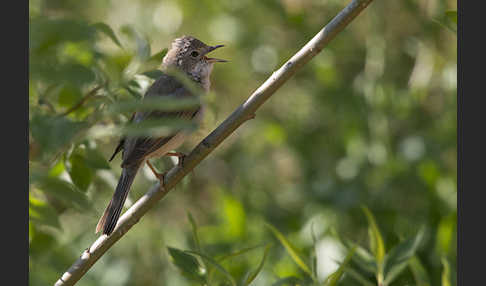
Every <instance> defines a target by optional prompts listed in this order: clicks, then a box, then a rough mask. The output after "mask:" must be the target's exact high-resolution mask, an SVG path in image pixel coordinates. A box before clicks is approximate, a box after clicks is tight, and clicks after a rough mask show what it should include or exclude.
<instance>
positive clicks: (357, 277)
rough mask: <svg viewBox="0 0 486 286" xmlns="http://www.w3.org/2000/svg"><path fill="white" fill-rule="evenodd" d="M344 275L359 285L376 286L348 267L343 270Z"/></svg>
mask: <svg viewBox="0 0 486 286" xmlns="http://www.w3.org/2000/svg"><path fill="white" fill-rule="evenodd" d="M345 271H346V273H347V274H349V276H351V277H352V278H354V279H355V280H356V281H358V282H359V283H360V284H361V285H364V286H376V284H374V283H371V282H370V281H368V280H367V279H366V278H365V277H364V276H363V275H361V274H360V273H359V272H358V271H356V270H354V269H352V268H350V267H348V268H346V269H345Z"/></svg>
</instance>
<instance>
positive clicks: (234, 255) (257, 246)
mask: <svg viewBox="0 0 486 286" xmlns="http://www.w3.org/2000/svg"><path fill="white" fill-rule="evenodd" d="M263 246H265V244H260V245H256V246H252V247H247V248H243V249H240V250H237V251H235V252H231V253H228V254H225V255H222V256H221V257H218V258H217V261H218V262H222V261H223V260H226V259H228V258H233V257H236V256H240V255H243V254H245V253H247V252H249V251H251V250H254V249H257V248H260V247H263Z"/></svg>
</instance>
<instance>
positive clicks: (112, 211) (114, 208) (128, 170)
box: [96, 165, 140, 235]
mask: <svg viewBox="0 0 486 286" xmlns="http://www.w3.org/2000/svg"><path fill="white" fill-rule="evenodd" d="M139 167H140V165H132V166H127V167H125V168H123V171H122V174H121V176H120V179H119V180H118V185H117V186H116V189H115V193H114V194H113V198H112V199H111V201H110V203H109V204H108V206H107V207H106V210H105V212H104V214H103V216H102V217H101V218H100V220H99V221H98V225H97V226H96V233H98V232H99V231H100V230H101V229H103V234H107V235H110V234H111V233H112V232H113V229H115V226H116V223H117V221H118V218H119V217H120V214H121V211H122V208H123V205H124V204H125V200H126V199H127V196H128V192H129V191H130V187H131V185H132V183H133V180H134V179H135V176H136V175H137V171H138V168H139Z"/></svg>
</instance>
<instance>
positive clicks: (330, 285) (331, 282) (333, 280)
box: [325, 248, 355, 286]
mask: <svg viewBox="0 0 486 286" xmlns="http://www.w3.org/2000/svg"><path fill="white" fill-rule="evenodd" d="M354 251H355V249H354V248H352V249H351V250H350V251H348V254H347V255H346V257H345V258H344V261H343V262H342V263H341V265H339V268H338V269H337V270H336V271H334V273H332V274H331V275H329V277H328V278H327V279H326V282H325V285H327V286H336V285H337V283H338V281H339V279H341V277H342V276H343V274H344V271H345V269H346V267H347V266H348V264H349V262H350V261H351V258H352V257H353V254H354Z"/></svg>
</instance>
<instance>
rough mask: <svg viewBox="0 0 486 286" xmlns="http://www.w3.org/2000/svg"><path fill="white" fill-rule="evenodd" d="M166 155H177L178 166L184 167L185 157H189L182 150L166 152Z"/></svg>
mask: <svg viewBox="0 0 486 286" xmlns="http://www.w3.org/2000/svg"><path fill="white" fill-rule="evenodd" d="M165 155H166V156H175V157H177V159H178V160H177V166H179V167H182V166H184V159H185V158H186V157H187V155H186V154H184V153H182V152H169V153H167V154H165Z"/></svg>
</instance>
